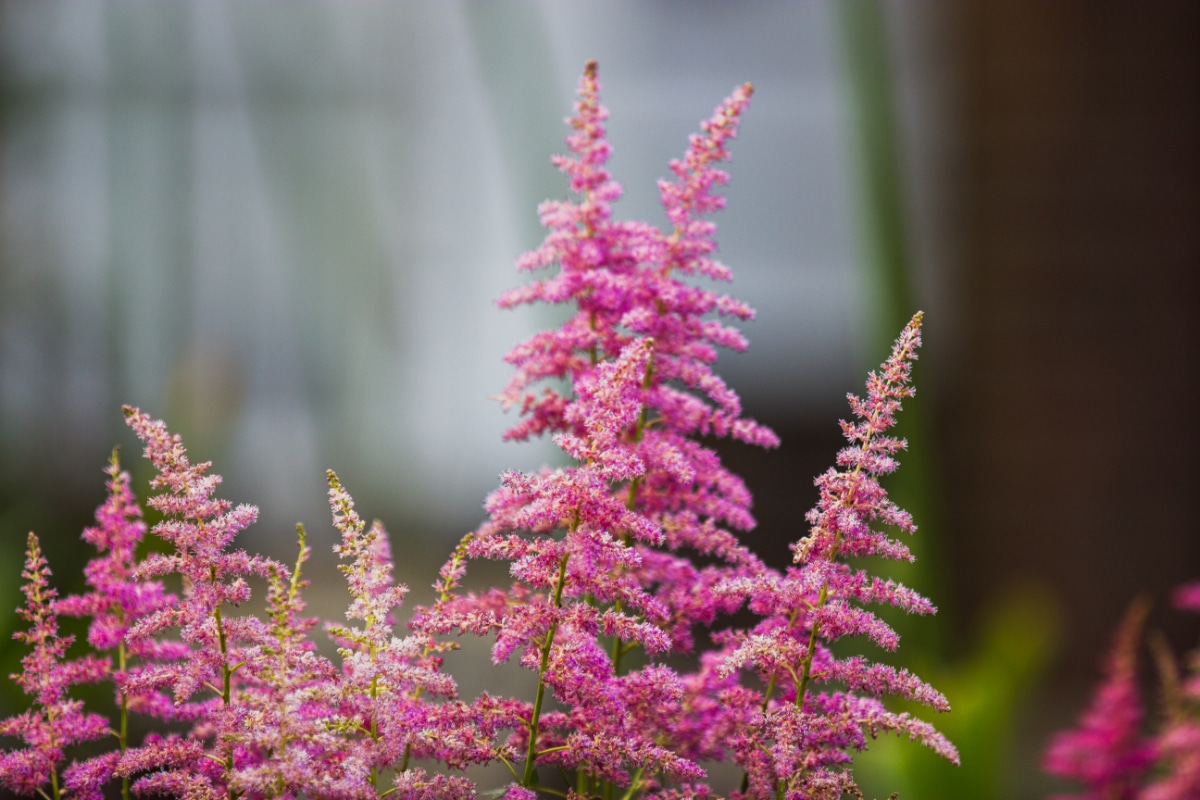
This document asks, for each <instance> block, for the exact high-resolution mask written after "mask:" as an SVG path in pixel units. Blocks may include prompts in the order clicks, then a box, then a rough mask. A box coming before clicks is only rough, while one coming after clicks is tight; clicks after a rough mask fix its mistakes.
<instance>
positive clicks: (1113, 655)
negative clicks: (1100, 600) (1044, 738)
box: [1043, 599, 1154, 800]
mask: <svg viewBox="0 0 1200 800" xmlns="http://www.w3.org/2000/svg"><path fill="white" fill-rule="evenodd" d="M1149 611H1150V605H1149V603H1148V602H1146V600H1145V599H1142V600H1140V601H1138V602H1136V603H1134V604H1133V606H1132V607H1130V609H1129V611H1128V612H1127V613H1126V614H1125V619H1124V621H1122V623H1121V625H1120V627H1119V628H1118V629H1117V635H1116V638H1115V641H1114V642H1113V647H1112V651H1111V652H1110V654H1109V656H1108V661H1107V663H1106V664H1105V668H1104V673H1105V677H1104V682H1103V683H1102V684H1101V686H1100V689H1099V691H1098V692H1097V694H1096V697H1095V699H1094V700H1093V702H1092V705H1091V707H1090V708H1089V709H1088V710H1087V711H1086V712H1084V714H1083V716H1082V718H1081V719H1080V721H1079V727H1077V728H1076V729H1075V730H1071V731H1064V732H1062V733H1059V734H1057V735H1055V737H1054V738H1053V739H1052V740H1051V742H1050V746H1049V747H1048V748H1047V750H1046V754H1045V759H1044V762H1043V766H1044V768H1045V770H1046V771H1047V772H1049V773H1051V774H1052V775H1058V776H1060V777H1064V778H1072V779H1074V780H1076V781H1079V782H1081V783H1083V785H1084V786H1085V787H1086V792H1085V793H1084V794H1082V795H1062V796H1061V797H1060V800H1071V798H1075V799H1076V800H1092V799H1093V798H1094V800H1103V799H1104V798H1133V797H1134V796H1135V794H1136V788H1137V785H1138V782H1139V780H1140V779H1141V776H1142V775H1144V774H1145V773H1146V771H1147V770H1148V769H1150V766H1151V764H1152V763H1153V759H1154V752H1153V749H1152V748H1151V747H1150V746H1149V743H1148V742H1146V741H1144V740H1143V739H1142V736H1141V732H1140V730H1139V729H1140V727H1141V723H1142V703H1141V699H1140V698H1139V696H1138V695H1139V692H1138V676H1137V651H1138V644H1139V642H1140V641H1141V636H1142V629H1143V626H1144V625H1145V622H1146V615H1147V613H1149Z"/></svg>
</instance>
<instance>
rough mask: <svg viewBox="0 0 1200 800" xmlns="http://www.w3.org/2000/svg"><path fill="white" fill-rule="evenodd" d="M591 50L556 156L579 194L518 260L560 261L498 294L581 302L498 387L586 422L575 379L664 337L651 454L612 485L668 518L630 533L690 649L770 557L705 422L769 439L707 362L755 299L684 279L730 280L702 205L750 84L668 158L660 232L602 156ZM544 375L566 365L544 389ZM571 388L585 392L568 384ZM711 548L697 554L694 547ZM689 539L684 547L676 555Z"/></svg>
mask: <svg viewBox="0 0 1200 800" xmlns="http://www.w3.org/2000/svg"><path fill="white" fill-rule="evenodd" d="M599 89H600V84H599V80H598V78H597V70H596V65H595V63H594V62H593V63H589V64H588V66H587V69H586V70H585V72H584V75H583V77H582V78H581V80H580V84H579V100H578V102H577V103H576V116H574V117H572V118H571V120H570V121H569V122H570V125H571V127H572V129H573V131H574V132H573V134H572V135H571V137H570V138H569V139H568V140H567V141H568V146H569V147H570V150H571V153H572V156H571V157H559V158H557V159H555V164H556V165H557V166H558V167H559V169H561V170H563V171H564V172H566V173H567V174H568V175H569V176H570V178H571V181H570V184H571V189H572V191H574V192H576V193H577V194H578V195H580V198H579V200H578V202H570V201H562V202H548V203H546V204H543V206H542V209H541V211H542V221H543V224H544V225H545V226H546V227H547V228H549V233H548V234H547V236H546V239H545V241H544V242H543V244H542V246H541V247H539V248H538V249H537V250H535V251H533V252H532V253H529V254H527V255H526V256H524V257H522V259H521V260H520V261H519V262H518V266H519V267H520V268H522V269H534V268H544V267H550V266H553V265H557V266H558V273H557V274H556V275H554V276H552V277H549V278H546V279H544V280H541V281H536V282H534V283H532V284H529V285H527V286H525V287H522V288H519V289H515V290H513V291H511V292H508V293H507V294H505V295H504V296H503V297H502V298H501V300H500V305H501V306H503V307H512V306H515V305H517V304H523V303H532V302H538V301H544V302H551V303H571V304H573V305H574V307H575V309H576V311H575V313H574V315H573V316H572V317H571V318H570V319H569V320H567V322H565V323H564V324H563V325H562V326H561V327H560V328H558V329H556V330H553V331H545V332H542V333H538V334H536V335H535V336H534V337H533V338H532V339H530V340H529V341H527V342H525V343H524V344H522V345H519V346H518V347H516V348H514V349H513V350H512V351H511V352H510V353H509V355H508V356H507V360H508V361H509V363H511V364H513V365H514V366H515V367H516V368H517V374H516V375H515V376H514V377H513V379H512V381H511V382H510V384H509V386H508V388H507V389H506V390H505V392H504V393H503V394H502V395H501V399H502V401H503V403H504V406H505V408H510V407H516V408H518V409H519V410H520V412H521V415H522V417H523V419H522V421H520V422H519V423H517V425H515V426H514V427H513V428H512V429H511V430H510V431H509V433H508V434H507V435H508V437H509V438H515V439H525V438H528V437H530V436H533V435H537V434H540V433H545V432H550V433H556V432H564V433H572V434H574V435H575V436H577V437H579V436H583V435H584V434H585V431H583V430H582V429H581V428H580V425H581V424H582V418H581V417H580V416H579V415H578V414H573V413H572V412H571V411H570V406H571V405H572V404H573V403H576V402H579V400H580V399H579V398H578V396H577V394H578V391H579V387H581V386H586V385H588V384H589V383H592V382H594V380H595V378H594V377H593V376H592V374H591V373H592V372H593V371H594V370H595V369H596V368H597V365H598V364H600V363H601V362H604V361H609V360H612V359H614V358H616V356H617V354H618V353H619V352H620V351H621V349H622V348H623V347H624V346H625V345H626V343H628V342H629V341H631V339H632V338H633V337H635V336H640V337H644V338H648V339H651V340H652V341H653V342H654V346H653V352H652V353H651V355H650V358H649V359H648V361H647V362H646V367H645V373H644V375H643V378H642V384H643V389H644V394H643V398H642V402H643V406H644V410H643V412H642V414H641V415H640V417H639V418H638V419H637V420H635V421H633V422H632V423H631V424H630V425H629V426H628V427H627V429H626V430H625V431H624V432H622V436H623V437H624V439H625V441H626V442H627V443H628V444H629V445H630V446H631V447H632V449H633V452H634V453H635V455H636V456H637V458H638V459H639V461H640V462H641V463H642V464H643V466H644V470H643V474H642V475H641V476H640V477H639V478H638V479H636V480H632V481H630V482H629V484H628V485H627V486H623V487H619V489H617V491H621V492H622V493H623V494H624V502H625V503H626V504H627V505H629V507H630V508H636V509H638V510H640V511H641V512H643V513H644V514H645V515H646V516H648V517H649V518H650V519H651V520H653V521H654V522H655V523H656V524H658V525H659V526H660V527H661V528H662V530H663V532H664V534H665V538H664V540H663V542H662V544H661V546H659V545H656V546H654V547H649V548H647V547H644V546H640V545H635V547H637V549H638V551H639V556H640V557H641V559H642V564H641V567H640V570H639V575H640V576H641V581H642V584H643V585H644V586H646V587H651V586H655V587H658V588H657V591H658V592H659V599H660V600H661V601H662V602H663V603H665V604H666V605H667V606H668V607H669V608H670V609H671V611H670V618H671V621H670V622H669V623H668V624H669V627H670V629H671V635H672V637H673V639H674V646H675V648H676V649H678V650H687V649H689V648H690V647H691V644H692V631H693V629H694V628H695V626H697V625H706V624H709V623H711V622H712V620H713V619H714V618H715V616H716V615H717V614H719V613H721V612H727V611H730V610H731V608H730V607H729V605H728V603H726V602H725V601H724V600H722V599H721V598H719V597H717V596H716V595H715V594H714V593H713V592H712V590H711V588H712V586H713V585H715V584H716V583H718V582H719V581H720V580H721V579H723V578H725V577H728V576H729V574H730V573H729V570H730V569H732V570H734V571H735V572H737V573H738V574H749V573H753V572H756V571H758V570H760V569H761V564H760V563H759V561H758V559H757V558H755V557H754V556H753V555H752V554H751V553H750V552H749V551H748V550H747V549H746V548H745V547H744V546H742V545H741V544H740V543H739V542H738V540H737V537H736V536H735V535H734V534H733V533H731V532H730V530H729V529H732V530H749V529H750V528H752V527H753V525H754V519H753V517H752V516H751V514H750V510H749V507H750V492H749V491H748V490H747V488H746V486H745V484H744V483H743V482H742V481H741V479H739V478H738V477H737V476H735V475H733V474H732V473H730V472H729V471H728V470H725V469H724V468H723V467H722V466H721V463H720V460H719V459H718V458H717V455H716V453H715V452H713V451H712V450H710V449H709V448H707V447H704V446H702V445H701V444H700V443H699V442H697V441H696V437H699V436H702V435H716V436H733V437H734V438H738V439H741V440H743V441H746V442H750V443H754V444H758V445H763V446H774V445H776V444H778V439H777V438H776V437H775V434H774V433H772V432H771V431H770V430H768V429H767V428H765V427H763V426H761V425H759V424H757V423H755V422H753V421H752V420H749V419H746V418H745V417H744V416H743V415H742V409H741V402H740V400H739V399H738V397H737V395H736V393H734V392H733V391H732V390H731V389H730V388H729V387H728V386H726V385H725V383H724V381H722V380H721V379H720V378H719V377H718V376H717V375H716V374H715V373H714V372H713V370H712V365H713V363H714V362H715V361H716V359H717V355H718V348H721V347H726V348H730V349H733V350H743V349H745V347H746V341H745V339H744V338H743V337H742V335H741V334H740V333H739V332H738V331H737V330H735V329H734V328H732V327H729V326H727V325H725V324H723V323H722V322H720V321H719V320H718V319H717V318H719V317H722V316H730V317H733V318H736V319H743V320H745V319H750V318H751V317H752V316H753V312H752V311H751V309H750V308H749V307H748V306H746V305H745V304H743V303H740V302H737V301H735V300H733V299H731V298H729V297H727V296H725V295H722V294H719V293H717V292H714V291H711V290H708V289H705V288H703V287H700V286H697V285H694V284H693V283H690V282H685V280H684V279H686V278H689V277H691V276H695V275H703V276H706V277H709V278H716V279H720V280H728V279H729V277H730V272H729V270H728V269H727V268H726V267H724V266H722V265H719V264H718V263H717V262H715V261H714V260H713V258H712V254H713V252H714V251H715V249H716V243H715V241H714V240H713V238H712V237H713V233H714V232H715V226H714V225H713V223H712V222H711V221H709V220H707V219H705V217H706V216H707V215H708V214H710V213H711V212H713V211H715V210H717V209H719V208H721V207H722V206H723V205H724V198H723V197H721V196H720V195H718V194H716V193H715V191H714V190H715V189H716V188H717V187H719V186H721V185H723V184H725V183H726V182H727V180H728V176H727V175H726V174H725V173H724V172H722V171H721V170H720V169H718V167H717V165H718V164H719V163H720V162H722V161H724V160H725V159H727V158H728V157H729V150H728V144H729V142H730V140H731V139H732V138H733V137H734V136H735V135H736V133H737V127H738V123H739V120H740V118H741V115H742V113H743V112H744V111H745V110H746V108H747V106H748V104H749V99H750V95H751V93H752V89H751V87H750V85H749V84H746V85H744V86H741V87H738V88H737V89H736V90H735V91H734V92H733V94H732V95H731V96H730V97H729V98H727V99H726V100H725V101H723V102H722V103H721V104H720V105H719V106H718V107H717V109H716V111H715V112H714V114H713V116H712V118H711V119H709V120H707V121H706V122H704V123H702V126H701V127H702V133H701V134H697V135H695V136H693V137H691V140H690V145H689V148H688V150H687V152H686V154H685V155H684V157H683V159H682V160H679V161H675V162H672V164H671V170H672V173H673V174H674V175H675V179H674V180H673V181H662V182H660V184H659V186H660V193H661V195H662V201H663V205H664V207H665V208H666V210H667V215H668V218H669V220H670V222H671V225H672V228H671V230H670V231H668V232H666V233H664V232H662V231H659V230H658V229H656V228H654V227H652V226H650V225H647V224H645V223H640V222H617V221H614V220H613V219H612V213H611V203H612V201H613V200H615V199H616V198H617V197H618V196H619V194H620V188H619V186H617V184H616V183H615V182H613V181H612V179H611V177H610V176H609V174H608V172H607V170H606V169H605V168H604V165H605V163H606V161H607V158H608V156H609V153H610V148H609V146H608V143H607V142H606V141H605V139H604V127H603V123H604V120H605V119H606V118H607V116H608V112H607V110H606V109H604V107H603V106H602V105H600V102H599ZM546 379H556V380H558V381H566V382H568V384H569V390H566V391H563V390H561V389H559V388H557V387H556V386H554V385H552V386H550V387H547V388H545V389H543V390H542V392H541V393H540V394H538V393H536V392H535V387H536V386H537V385H538V384H540V383H541V382H542V381H544V380H546ZM572 393H574V394H575V395H576V396H572ZM688 551H691V552H692V553H699V554H701V555H702V556H705V557H712V558H713V559H714V560H715V561H716V562H717V564H716V565H715V566H713V567H709V568H705V569H700V568H698V567H696V565H695V564H694V563H693V562H692V560H691V555H690V554H687V555H684V553H687V552H688ZM677 554H679V555H677Z"/></svg>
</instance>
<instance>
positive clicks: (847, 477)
mask: <svg viewBox="0 0 1200 800" xmlns="http://www.w3.org/2000/svg"><path fill="white" fill-rule="evenodd" d="M921 320H922V315H921V314H920V313H918V314H917V315H916V316H914V317H913V319H912V321H911V322H910V323H909V324H908V326H907V327H906V328H905V329H904V331H903V332H902V333H901V334H900V337H899V338H898V339H897V340H896V344H895V346H894V347H893V349H892V354H891V356H890V357H889V358H888V360H887V361H885V362H884V364H883V366H882V368H881V370H880V371H879V372H878V373H871V375H870V377H869V379H868V381H867V397H866V399H865V400H863V399H860V398H858V397H856V396H854V395H850V396H849V401H850V408H851V410H852V411H853V413H854V416H855V417H857V420H858V421H857V422H843V423H842V432H843V434H844V435H845V437H846V439H847V440H848V442H849V445H850V446H849V447H846V448H845V449H843V450H842V451H841V452H840V453H838V457H837V464H838V467H840V469H831V470H829V471H828V472H826V473H825V474H824V475H822V476H820V477H819V478H818V479H817V486H818V487H819V488H820V500H819V502H818V504H817V507H816V508H814V509H813V510H812V511H811V512H809V514H808V522H809V524H810V526H811V527H810V531H809V535H808V536H807V537H805V538H804V539H802V540H801V541H799V542H797V543H796V545H794V547H793V550H794V552H795V563H796V566H794V567H792V568H790V569H789V570H788V571H787V574H786V575H785V576H782V577H776V576H772V575H766V574H764V575H761V576H758V577H756V578H753V579H743V580H740V581H733V582H730V583H729V584H727V585H726V586H725V587H724V590H725V591H728V592H743V593H745V594H746V595H748V597H749V600H750V607H751V609H752V610H754V611H756V612H757V613H759V614H762V615H763V616H764V617H765V619H764V620H763V622H762V623H760V624H759V625H758V627H757V628H755V629H754V630H753V631H750V632H749V633H746V634H741V635H734V636H731V637H729V639H728V644H727V648H728V649H727V655H726V659H725V664H724V666H723V673H724V674H731V673H732V672H733V671H734V670H736V669H738V668H739V667H742V666H747V665H753V666H754V667H756V668H757V670H758V672H759V674H760V676H761V677H762V678H763V680H764V681H765V684H766V688H765V691H764V692H763V693H762V695H761V700H760V705H759V708H760V711H759V714H758V716H757V719H758V723H757V724H756V725H753V726H751V728H750V730H748V731H744V732H742V733H741V734H740V735H738V736H736V737H735V739H734V741H733V742H731V746H732V747H733V748H734V750H735V753H736V757H737V760H738V761H739V763H740V764H742V766H743V768H744V769H745V770H746V773H747V781H746V788H748V790H749V792H750V794H749V796H751V797H769V796H772V795H774V794H775V793H776V792H777V791H784V792H798V793H799V794H798V795H797V796H804V797H840V796H841V793H842V792H847V791H853V787H854V781H853V776H852V772H851V770H850V768H849V766H848V765H849V763H850V762H851V760H852V757H853V753H854V752H855V751H857V750H862V749H864V748H865V747H866V741H867V737H868V736H871V737H874V736H876V735H877V734H878V733H879V732H880V731H888V730H890V731H894V732H896V733H898V734H902V735H907V736H908V737H909V738H912V739H915V740H918V741H921V742H922V743H924V744H925V745H927V746H928V747H930V748H931V749H933V750H934V751H935V752H937V753H939V754H940V755H942V756H944V757H945V758H947V759H949V760H950V761H952V762H954V763H957V762H958V753H957V751H956V750H955V749H954V746H953V745H951V744H950V742H949V741H947V740H946V739H945V737H943V736H942V735H941V734H940V733H938V732H937V731H936V730H935V729H934V728H933V727H932V726H931V725H929V724H927V723H925V722H922V721H920V720H917V719H914V718H912V717H910V716H909V715H908V714H897V713H894V712H891V711H888V710H887V709H886V708H885V707H884V705H883V704H882V703H881V702H880V701H879V699H878V698H879V697H881V696H883V695H887V694H893V695H899V696H901V697H903V698H906V699H909V700H915V701H918V702H921V703H923V704H925V705H929V706H931V707H933V708H934V709H936V710H938V711H948V710H949V704H948V703H947V702H946V699H945V697H943V696H942V695H941V693H939V692H937V691H936V690H934V689H933V688H932V687H930V686H929V685H928V684H926V683H925V682H924V681H921V680H920V679H919V678H917V677H916V676H915V675H912V674H911V673H909V672H908V671H907V670H897V669H895V668H893V667H890V666H887V665H883V664H874V663H871V662H869V661H867V660H866V659H864V658H862V657H860V656H849V657H844V658H838V657H835V656H834V655H833V654H832V653H831V652H830V651H829V649H828V647H827V646H826V645H827V644H828V643H830V642H833V641H835V640H837V639H840V638H842V637H845V636H852V635H863V636H866V637H867V638H868V639H870V640H871V641H873V642H874V643H875V644H876V645H878V646H880V647H883V648H885V649H889V650H891V649H895V647H896V646H897V644H898V637H897V636H896V634H895V632H894V631H892V629H891V628H890V627H888V626H887V625H886V624H885V623H884V622H883V621H882V620H880V619H879V618H878V617H876V616H875V615H874V614H873V613H871V612H870V611H868V610H867V609H866V608H864V607H863V606H864V605H866V604H871V603H884V604H888V605H892V606H897V607H899V608H903V609H904V610H906V611H908V612H910V613H919V614H930V613H933V611H934V608H933V606H932V605H931V604H930V603H929V601H928V600H926V599H925V598H923V597H921V596H920V595H918V594H916V593H915V592H913V591H911V590H909V589H907V588H905V587H903V586H901V585H899V584H896V583H894V582H892V581H884V580H881V579H879V578H877V577H874V576H871V575H868V574H867V573H865V572H863V571H858V570H854V569H852V568H851V567H850V566H849V565H847V564H846V563H844V562H843V561H842V559H844V558H845V557H847V556H864V555H879V556H883V557H886V558H895V559H908V560H911V555H910V554H909V551H908V549H907V548H906V547H905V546H904V545H903V544H902V543H900V542H898V541H896V540H894V539H891V538H890V537H889V536H888V535H887V534H886V533H884V532H882V531H880V530H878V529H877V527H876V526H878V525H879V524H880V523H882V524H884V525H889V526H893V527H896V528H898V529H900V530H901V531H905V532H912V531H914V530H915V526H914V525H913V523H912V519H911V518H910V517H909V515H908V514H907V513H906V512H904V511H902V510H901V509H900V508H898V507H897V506H896V505H895V504H893V503H892V502H891V501H890V500H889V499H888V497H887V493H886V492H885V491H884V489H883V487H882V486H880V484H879V482H878V477H879V476H881V475H884V474H887V473H890V472H892V471H893V470H895V469H896V466H897V463H896V460H895V457H894V456H895V454H896V452H898V451H899V450H900V449H902V448H903V447H904V446H905V443H904V442H903V441H902V440H899V439H896V438H894V437H892V436H890V435H888V434H887V431H888V430H889V429H890V428H891V427H892V426H893V425H894V424H895V414H896V412H897V411H899V409H900V403H901V401H902V400H903V399H905V398H908V397H911V396H912V394H913V389H912V387H911V385H910V375H911V368H912V362H913V361H914V360H915V359H916V349H917V347H918V346H919V345H920V342H921V338H920V326H921ZM813 684H834V685H835V686H836V685H841V686H843V687H845V688H844V689H843V690H838V689H833V690H830V691H821V692H817V691H814V690H813V688H812V685H813ZM731 713H736V714H745V713H746V709H745V708H744V707H741V708H733V709H731Z"/></svg>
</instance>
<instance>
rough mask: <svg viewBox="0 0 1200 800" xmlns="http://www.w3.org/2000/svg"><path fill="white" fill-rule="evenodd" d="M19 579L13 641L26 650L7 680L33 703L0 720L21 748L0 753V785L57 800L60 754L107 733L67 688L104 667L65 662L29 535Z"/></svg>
mask: <svg viewBox="0 0 1200 800" xmlns="http://www.w3.org/2000/svg"><path fill="white" fill-rule="evenodd" d="M21 577H22V578H24V579H25V585H24V587H22V590H21V591H22V593H23V594H24V595H25V606H24V608H20V609H17V614H19V615H20V616H21V618H22V619H24V620H25V621H26V622H28V623H29V628H28V629H26V630H24V631H17V632H16V633H14V634H13V638H14V639H16V640H18V641H21V642H24V643H25V644H27V645H29V646H30V648H31V650H30V652H29V653H28V654H27V655H26V656H25V657H24V658H22V659H21V672H20V673H19V674H15V675H12V676H11V677H12V679H13V681H15V682H16V684H17V685H18V686H20V687H21V689H22V690H23V691H24V692H25V694H27V695H29V696H30V697H32V698H33V704H32V707H31V708H30V709H29V710H28V711H26V712H25V713H23V714H19V715H17V716H15V717H10V718H8V719H6V720H4V721H3V722H0V735H3V736H14V737H17V738H20V739H21V740H22V741H24V742H25V747H23V748H20V749H17V750H11V751H8V752H5V753H4V754H3V755H0V785H2V786H4V787H5V788H6V789H9V790H10V791H13V792H16V793H17V794H19V795H26V796H42V797H49V798H53V800H58V798H59V797H61V795H62V785H61V783H60V773H59V769H60V766H61V765H62V763H63V760H64V759H65V755H64V750H65V749H66V748H67V747H69V746H71V745H73V744H78V743H80V742H87V741H91V740H94V739H100V738H103V737H105V736H107V735H108V734H109V733H110V730H109V727H108V721H107V720H106V719H104V718H103V717H101V716H99V715H97V714H91V713H86V712H84V710H83V702H82V701H80V700H72V699H71V698H70V697H68V695H67V690H68V689H69V688H70V687H71V686H75V685H77V684H81V683H96V682H99V681H103V680H107V679H108V677H109V663H108V660H107V659H103V658H100V657H97V656H84V657H81V658H78V659H74V660H70V659H67V657H66V653H67V648H68V647H70V646H71V642H72V640H73V637H70V636H60V635H59V633H58V615H57V613H56V612H55V608H54V603H55V597H56V592H55V591H54V589H53V588H51V587H50V568H49V566H47V564H46V559H45V558H44V557H43V556H42V550H41V546H40V544H39V543H38V538H37V536H35V535H34V534H33V533H30V534H29V537H28V540H27V546H26V550H25V570H24V571H23V572H22V573H21Z"/></svg>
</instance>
